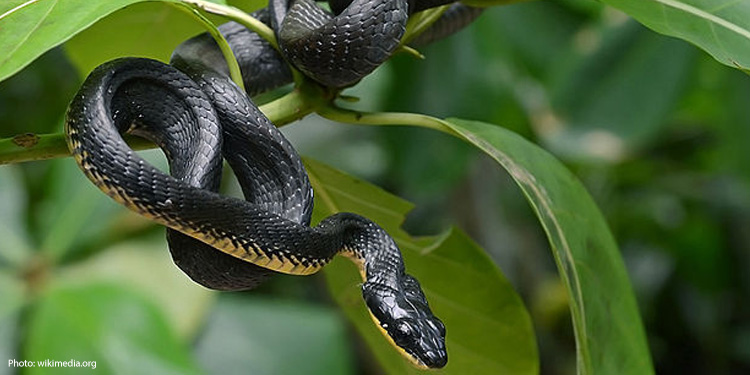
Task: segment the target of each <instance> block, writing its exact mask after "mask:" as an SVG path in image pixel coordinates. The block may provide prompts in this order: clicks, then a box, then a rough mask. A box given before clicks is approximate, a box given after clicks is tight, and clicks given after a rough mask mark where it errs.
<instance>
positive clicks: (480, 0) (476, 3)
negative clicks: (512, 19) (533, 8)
mask: <svg viewBox="0 0 750 375" xmlns="http://www.w3.org/2000/svg"><path fill="white" fill-rule="evenodd" d="M522 1H529V0H461V3H463V4H466V5H470V6H473V7H477V8H486V7H493V6H498V5H508V4H513V3H520V2H522Z"/></svg>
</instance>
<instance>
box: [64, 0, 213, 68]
mask: <svg viewBox="0 0 750 375" xmlns="http://www.w3.org/2000/svg"><path fill="white" fill-rule="evenodd" d="M213 21H214V22H217V23H218V22H221V19H218V18H213ZM123 30H128V32H123ZM203 31H205V29H203V27H202V26H201V24H200V23H198V22H196V21H195V20H194V19H192V18H191V17H190V16H189V15H187V14H185V13H184V12H182V11H180V10H179V9H177V8H175V7H173V6H170V5H169V4H164V3H158V2H143V3H139V4H133V5H132V6H129V7H127V8H124V9H120V10H118V11H117V12H114V13H112V14H111V15H109V16H107V17H106V18H104V19H102V20H100V21H99V22H97V23H95V24H93V25H92V26H91V27H89V28H87V29H86V30H83V31H82V32H81V33H79V34H78V35H76V36H75V37H73V38H72V39H71V40H69V41H68V42H67V43H65V51H66V52H67V53H68V56H69V57H70V59H71V61H72V62H73V64H74V65H75V66H76V68H78V71H79V72H81V74H82V75H83V76H86V75H87V74H88V73H89V72H90V71H91V70H93V69H94V68H95V67H97V66H99V65H100V64H102V63H104V62H106V61H109V60H112V59H114V58H117V57H126V56H138V57H148V58H152V59H157V60H161V61H165V62H168V61H169V57H170V56H171V55H172V51H173V50H174V49H175V47H177V45H178V44H180V43H182V42H183V41H185V40H186V39H188V38H190V37H192V36H194V35H196V34H199V33H201V32H203Z"/></svg>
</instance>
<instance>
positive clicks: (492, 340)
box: [306, 160, 539, 374]
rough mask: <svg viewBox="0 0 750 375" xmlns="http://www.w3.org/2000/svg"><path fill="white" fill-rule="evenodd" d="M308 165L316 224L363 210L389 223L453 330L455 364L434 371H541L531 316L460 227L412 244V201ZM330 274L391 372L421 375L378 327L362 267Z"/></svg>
mask: <svg viewBox="0 0 750 375" xmlns="http://www.w3.org/2000/svg"><path fill="white" fill-rule="evenodd" d="M306 167H307V172H308V174H309V176H310V180H311V182H312V184H313V187H314V188H315V194H316V205H315V211H314V214H313V221H319V220H320V219H322V218H323V217H326V216H328V215H331V214H332V213H334V212H339V211H350V212H356V213H359V214H361V215H364V216H366V217H368V218H370V219H372V220H373V221H375V222H376V223H378V224H379V225H381V226H382V227H383V228H384V229H385V230H387V231H388V233H389V234H390V235H391V236H392V237H393V238H394V239H395V240H396V242H397V243H398V245H399V247H400V248H401V251H402V253H403V256H404V261H405V262H406V267H407V271H408V272H409V273H410V274H412V275H414V276H415V277H416V278H417V279H418V280H419V281H420V283H421V284H422V287H423V288H424V292H425V294H426V296H427V299H428V300H429V302H430V307H431V308H432V309H433V312H434V313H435V314H436V315H437V316H438V317H440V319H442V320H443V322H444V323H445V325H446V327H447V331H448V334H447V348H448V357H449V360H448V365H447V366H446V367H445V368H444V369H442V370H439V371H431V372H430V373H439V374H503V373H507V374H536V373H538V371H539V368H538V366H539V364H538V357H537V348H536V342H535V337H534V332H533V328H532V324H531V321H530V318H529V315H528V312H527V311H526V308H525V307H524V305H523V302H522V301H521V299H520V297H519V296H518V295H517V294H516V293H515V291H514V290H513V287H512V286H511V285H510V283H509V282H508V280H506V279H505V277H504V276H503V275H502V273H501V272H500V270H499V269H498V268H497V267H496V266H495V265H494V264H493V262H492V260H490V258H489V257H488V256H487V254H485V252H484V251H483V250H482V249H481V248H479V247H478V246H477V245H476V244H474V243H473V242H472V241H471V240H470V239H469V238H468V237H466V235H464V234H463V233H461V231H459V230H457V229H453V230H450V231H448V232H446V233H444V234H443V235H441V236H438V237H429V238H412V237H410V236H409V235H408V234H407V233H406V232H405V231H404V230H403V229H401V228H400V225H401V223H402V222H403V220H404V216H405V215H406V213H407V212H408V211H409V210H410V209H411V208H412V206H411V204H410V203H408V202H406V201H404V200H401V199H400V198H397V197H395V196H392V195H390V194H388V193H386V192H385V191H383V190H381V189H380V188H378V187H376V186H373V185H370V184H368V183H366V182H363V181H360V180H357V179H355V178H353V177H351V176H347V175H344V174H342V173H341V172H338V171H336V170H333V169H331V168H330V167H327V166H325V165H322V164H320V163H317V162H314V161H311V160H306ZM324 274H325V276H326V280H327V281H328V286H329V290H330V292H331V294H332V295H333V297H334V299H335V300H336V302H337V303H338V304H339V305H340V306H341V307H342V308H343V309H344V312H345V313H346V315H347V317H348V318H349V319H350V320H351V321H352V323H354V325H355V326H356V328H357V330H358V331H359V332H360V334H362V336H363V338H364V339H365V341H366V342H367V344H368V345H369V346H370V348H371V349H372V350H373V352H374V354H375V356H376V357H377V358H378V360H379V361H380V363H381V365H382V366H383V367H384V368H385V370H386V373H389V374H414V373H420V372H421V370H418V369H416V368H414V367H413V366H412V365H411V364H410V363H409V362H407V360H406V359H404V358H403V357H402V356H401V355H400V354H398V352H397V351H396V349H394V348H393V347H392V346H391V344H389V343H388V341H387V340H386V339H385V338H384V337H383V335H382V334H381V333H380V331H379V329H378V328H377V327H376V326H375V325H374V324H373V322H372V320H371V318H370V315H369V312H368V311H367V308H366V307H365V305H364V303H363V301H362V292H361V290H360V287H359V285H361V277H360V276H359V273H358V271H357V269H356V267H355V266H354V264H352V263H351V262H348V261H346V260H343V259H339V258H337V259H335V260H334V261H333V262H332V264H330V265H329V266H326V268H325V271H324Z"/></svg>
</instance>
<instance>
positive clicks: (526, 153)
mask: <svg viewBox="0 0 750 375" xmlns="http://www.w3.org/2000/svg"><path fill="white" fill-rule="evenodd" d="M443 123H444V124H445V125H447V126H448V127H450V128H451V129H453V130H454V131H456V132H457V133H458V134H459V135H460V136H461V137H463V138H464V139H465V140H467V141H468V142H470V143H472V144H474V145H475V146H477V147H479V148H480V149H481V150H482V151H484V152H485V153H487V154H488V155H489V156H491V157H492V158H493V159H495V161H497V162H498V163H499V164H500V165H501V166H502V167H503V168H505V169H506V170H507V171H508V172H509V173H510V175H511V176H512V177H513V179H514V180H515V181H516V183H517V184H518V186H519V187H520V188H521V190H523V192H524V194H525V195H526V197H527V198H528V200H529V202H530V203H531V205H532V207H533V209H534V211H535V212H536V214H537V216H538V217H539V220H540V221H541V223H542V226H543V227H544V230H545V231H546V233H547V237H548V239H549V241H550V244H551V246H552V253H553V255H554V257H555V261H556V263H557V267H558V270H559V272H560V276H561V278H562V280H563V282H564V284H565V286H566V288H567V291H568V295H569V296H570V309H571V313H572V317H573V328H574V330H575V333H576V343H577V349H578V373H579V374H584V375H585V374H635V375H644V374H652V373H653V372H654V370H653V367H652V365H651V358H650V355H649V351H648V346H647V343H646V337H645V333H644V329H643V325H642V323H641V319H640V315H639V314H638V307H637V304H636V300H635V297H634V295H633V291H632V288H631V285H630V282H629V280H628V275H627V272H626V270H625V266H624V265H623V262H622V259H621V257H620V254H619V252H618V249H617V244H616V243H615V241H614V239H613V238H612V235H611V233H610V231H609V228H608V227H607V223H606V222H605V220H604V218H603V217H602V215H601V213H600V212H599V209H598V208H597V207H596V204H595V203H594V202H593V200H592V199H591V197H590V196H589V194H588V193H587V192H586V189H585V188H584V187H583V185H581V183H580V182H579V181H578V179H576V177H575V176H574V175H573V174H572V173H570V172H569V171H568V170H567V169H566V168H565V167H564V166H563V165H562V164H561V163H560V162H559V161H557V160H556V159H555V158H554V157H553V156H551V155H550V154H549V153H547V152H545V151H544V150H542V149H540V148H539V147H537V146H535V145H534V144H532V143H530V142H528V141H526V140H525V139H523V138H521V137H519V136H518V135H516V134H514V133H512V132H510V131H508V130H505V129H503V128H501V127H498V126H494V125H490V124H486V123H481V122H473V121H466V120H461V119H447V120H445V121H443Z"/></svg>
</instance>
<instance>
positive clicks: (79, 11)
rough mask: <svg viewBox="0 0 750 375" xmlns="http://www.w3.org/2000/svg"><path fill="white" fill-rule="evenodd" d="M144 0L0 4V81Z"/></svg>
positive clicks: (14, 0) (29, 0)
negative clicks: (103, 20) (95, 25)
mask: <svg viewBox="0 0 750 375" xmlns="http://www.w3.org/2000/svg"><path fill="white" fill-rule="evenodd" d="M139 1H144V0H108V1H89V0H46V1H42V0H9V1H3V3H2V4H1V5H0V51H3V54H2V56H0V81H2V80H3V79H5V78H7V77H9V76H11V75H13V74H14V73H16V72H17V71H19V70H21V69H22V68H23V67H25V66H26V65H28V64H29V63H30V62H31V61H33V60H34V59H36V58H37V57H39V56H40V55H41V54H42V53H44V52H46V51H48V50H50V49H51V48H53V47H55V46H57V45H59V44H60V43H62V42H64V41H66V40H68V39H69V38H70V37H72V36H73V35H75V34H76V33H78V32H80V31H81V30H83V29H85V28H87V27H88V26H90V25H91V24H93V23H94V22H96V21H97V20H98V19H100V18H102V17H104V16H106V15H107V14H110V13H112V12H114V11H116V10H117V9H120V8H123V7H125V6H127V5H130V4H133V3H137V2H139Z"/></svg>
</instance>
